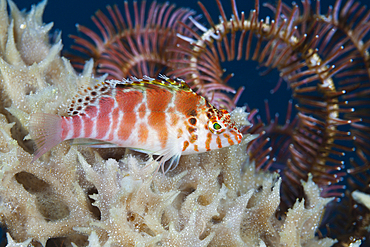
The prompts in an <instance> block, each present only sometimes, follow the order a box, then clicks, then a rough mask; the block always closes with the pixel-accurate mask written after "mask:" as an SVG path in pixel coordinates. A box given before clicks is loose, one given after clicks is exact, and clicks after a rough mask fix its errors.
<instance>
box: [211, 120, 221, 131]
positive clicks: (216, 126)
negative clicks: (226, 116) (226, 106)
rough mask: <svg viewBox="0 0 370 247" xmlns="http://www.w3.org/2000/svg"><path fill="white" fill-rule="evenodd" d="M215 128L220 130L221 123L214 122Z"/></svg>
mask: <svg viewBox="0 0 370 247" xmlns="http://www.w3.org/2000/svg"><path fill="white" fill-rule="evenodd" d="M213 128H214V129H215V130H219V129H221V125H220V124H219V123H217V122H216V123H213Z"/></svg>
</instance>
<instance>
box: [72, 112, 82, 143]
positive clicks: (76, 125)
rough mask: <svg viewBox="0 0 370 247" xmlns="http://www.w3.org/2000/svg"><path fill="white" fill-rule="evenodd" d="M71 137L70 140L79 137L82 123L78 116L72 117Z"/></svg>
mask: <svg viewBox="0 0 370 247" xmlns="http://www.w3.org/2000/svg"><path fill="white" fill-rule="evenodd" d="M71 118H72V125H73V135H72V138H78V137H80V135H81V129H82V123H81V122H82V121H81V117H80V116H79V115H75V116H72V117H71Z"/></svg>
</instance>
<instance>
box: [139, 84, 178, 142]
mask: <svg viewBox="0 0 370 247" xmlns="http://www.w3.org/2000/svg"><path fill="white" fill-rule="evenodd" d="M172 96H173V94H172V93H171V92H169V91H168V90H167V89H162V88H155V89H148V90H147V91H146V97H147V106H148V110H149V111H150V115H149V117H148V125H149V126H151V127H153V128H154V129H155V130H156V131H157V134H158V139H159V141H160V143H161V147H162V148H165V147H166V144H167V140H168V130H167V122H166V112H165V110H166V109H167V107H168V104H169V103H170V102H171V99H172Z"/></svg>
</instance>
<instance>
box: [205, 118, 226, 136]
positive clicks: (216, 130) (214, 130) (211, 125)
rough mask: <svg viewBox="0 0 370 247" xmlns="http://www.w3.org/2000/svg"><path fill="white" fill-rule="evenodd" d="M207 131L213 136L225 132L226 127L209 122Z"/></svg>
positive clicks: (212, 121)
mask: <svg viewBox="0 0 370 247" xmlns="http://www.w3.org/2000/svg"><path fill="white" fill-rule="evenodd" d="M208 129H209V130H210V131H211V132H212V133H213V134H221V133H222V132H224V131H225V130H226V127H225V126H224V125H223V124H222V123H220V122H217V121H215V120H210V121H209V122H208Z"/></svg>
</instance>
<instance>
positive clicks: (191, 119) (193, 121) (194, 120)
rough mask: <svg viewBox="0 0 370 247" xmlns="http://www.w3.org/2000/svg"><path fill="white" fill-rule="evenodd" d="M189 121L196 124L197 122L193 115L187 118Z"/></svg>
mask: <svg viewBox="0 0 370 247" xmlns="http://www.w3.org/2000/svg"><path fill="white" fill-rule="evenodd" d="M189 123H190V124H191V125H196V124H197V119H196V118H194V117H192V118H189Z"/></svg>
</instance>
